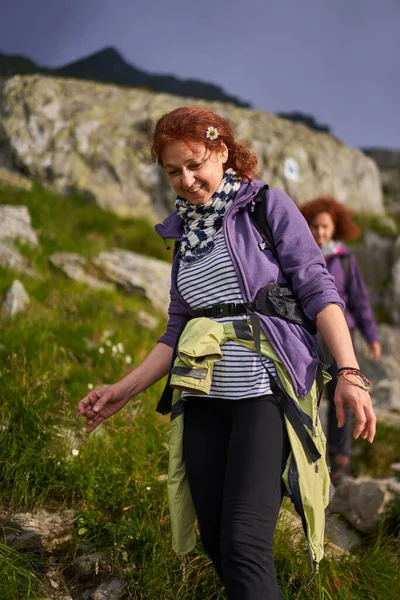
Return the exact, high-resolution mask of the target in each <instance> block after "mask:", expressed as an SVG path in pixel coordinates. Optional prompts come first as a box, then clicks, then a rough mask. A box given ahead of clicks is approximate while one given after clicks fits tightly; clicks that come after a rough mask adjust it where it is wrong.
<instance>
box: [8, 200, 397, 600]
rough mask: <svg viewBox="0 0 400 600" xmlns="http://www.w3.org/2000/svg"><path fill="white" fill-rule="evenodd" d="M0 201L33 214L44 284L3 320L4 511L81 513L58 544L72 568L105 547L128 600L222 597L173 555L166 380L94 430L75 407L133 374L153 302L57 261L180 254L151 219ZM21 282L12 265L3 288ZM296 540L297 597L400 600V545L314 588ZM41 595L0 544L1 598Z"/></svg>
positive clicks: (288, 540) (369, 552) (287, 579)
mask: <svg viewBox="0 0 400 600" xmlns="http://www.w3.org/2000/svg"><path fill="white" fill-rule="evenodd" d="M0 202H2V203H6V202H7V203H10V204H26V205H27V206H28V207H29V210H30V212H31V215H32V220H33V225H34V227H35V229H36V230H37V232H38V234H39V237H40V244H41V245H40V248H39V249H37V250H32V249H23V250H24V252H27V253H28V254H29V256H30V257H31V260H32V262H33V266H34V268H35V269H36V271H37V274H38V276H37V277H34V276H27V275H19V276H18V278H20V279H21V280H22V282H23V284H24V286H25V287H26V289H27V291H28V293H29V295H30V298H31V304H30V306H29V307H28V309H27V310H26V311H25V312H24V313H23V314H19V315H17V316H16V317H14V318H12V319H7V320H4V321H2V322H1V323H0V503H1V504H2V505H3V507H4V508H5V509H8V510H10V511H23V510H27V509H29V510H33V509H35V508H36V507H38V506H45V507H46V508H48V509H49V510H57V509H59V508H61V507H63V506H68V507H71V508H73V509H74V510H75V512H76V521H75V525H74V530H73V539H72V542H71V544H69V545H66V546H65V547H63V548H62V549H60V560H61V562H62V564H65V565H66V564H68V563H71V562H72V560H73V559H74V557H75V556H76V554H77V552H78V549H79V547H80V546H81V545H82V544H93V547H94V548H95V549H97V550H106V551H107V552H108V553H109V554H110V556H111V558H112V562H113V565H114V568H115V572H116V573H118V574H121V575H122V576H123V577H124V578H125V582H126V583H125V588H124V598H130V599H134V600H160V599H162V600H173V599H174V600H175V599H182V600H183V599H199V600H203V599H207V600H220V599H222V598H224V597H225V596H224V592H223V590H222V587H221V585H220V583H219V581H218V579H217V577H216V575H215V573H214V571H213V568H212V566H211V563H210V561H209V560H208V558H207V557H206V556H205V554H204V552H203V550H202V548H201V545H199V546H198V547H197V549H196V552H193V553H191V554H190V555H189V556H188V557H186V558H185V559H181V558H179V557H178V556H176V555H175V554H174V553H173V552H172V550H171V548H170V521H169V513H168V508H167V502H166V483H165V474H166V471H167V460H168V459H167V447H166V435H165V434H166V429H167V427H168V423H167V422H166V420H165V419H163V418H161V417H159V416H158V415H157V414H156V413H155V411H154V408H155V405H156V402H157V399H158V397H159V395H160V392H161V389H162V382H160V383H159V384H157V385H155V386H153V388H152V389H150V390H148V391H146V392H145V393H143V394H141V395H140V396H139V397H138V398H136V399H134V400H133V401H132V402H131V403H130V404H129V405H128V406H127V407H126V408H125V409H124V411H122V412H121V413H119V414H118V415H117V416H116V417H115V418H114V419H112V420H109V421H107V422H105V423H104V424H102V426H101V427H100V428H99V430H97V431H96V432H95V433H93V434H91V435H90V436H86V435H85V433H84V423H83V421H82V420H81V418H80V417H79V416H78V415H77V412H76V404H77V401H78V400H79V399H80V398H81V397H83V396H84V395H86V393H87V392H88V389H89V387H88V386H92V385H93V386H97V385H100V384H107V383H111V382H114V381H116V380H118V379H119V378H121V377H122V376H123V375H124V373H126V371H127V370H128V369H130V368H131V366H128V364H127V362H126V356H130V357H132V365H135V364H137V363H139V362H140V361H141V360H142V359H143V358H144V356H145V355H146V354H147V352H148V351H149V350H150V349H151V347H152V345H153V344H154V342H155V340H156V339H157V337H158V336H159V334H160V333H161V332H162V330H163V327H164V325H165V322H164V320H163V319H162V318H160V324H159V329H158V330H157V331H155V332H152V333H150V332H149V331H148V330H147V329H145V328H144V327H143V326H142V324H141V323H140V321H138V319H137V314H138V312H139V310H141V309H145V310H147V311H149V310H151V307H149V304H148V302H147V301H145V300H144V299H143V298H140V297H136V296H129V295H126V294H124V293H123V292H120V291H93V290H90V289H86V288H85V287H84V286H83V285H80V284H78V283H76V282H73V281H70V280H68V279H67V278H66V277H65V276H64V275H63V274H62V273H60V272H58V271H56V270H55V269H52V268H51V267H50V266H49V264H48V256H49V255H50V254H51V253H53V252H56V251H77V252H79V253H81V254H83V255H85V256H93V255H94V254H95V253H97V252H99V251H101V250H106V249H109V248H110V247H113V246H115V245H117V246H121V247H124V248H131V249H133V250H136V251H140V252H144V253H149V254H151V255H153V256H157V257H159V258H160V257H164V258H168V255H166V254H165V250H164V249H163V245H162V242H161V241H160V240H159V239H158V238H157V236H156V235H155V234H154V233H153V232H152V229H151V228H150V227H149V226H148V225H147V224H145V223H141V222H139V221H134V220H130V221H122V220H120V219H118V218H117V217H115V216H114V215H109V214H106V213H103V212H102V211H100V209H98V208H96V207H95V206H92V205H88V204H85V203H82V202H80V201H78V200H77V199H74V198H70V199H64V198H60V197H58V196H55V195H52V194H50V193H49V192H44V191H43V190H40V189H39V188H35V189H34V190H33V191H32V192H31V193H27V192H14V191H7V192H5V191H0ZM14 277H15V274H14V273H12V272H11V271H10V270H7V269H0V293H2V292H4V291H5V290H6V289H7V287H8V286H9V285H10V284H11V282H12V280H13V278H14ZM118 344H119V346H118ZM121 344H122V346H121ZM115 348H116V349H117V350H115ZM100 349H102V351H101V352H99V350H100ZM360 460H361V459H360ZM368 460H369V458H368ZM297 538H298V535H297V532H296V531H294V530H293V529H291V527H290V526H289V525H288V524H287V523H286V522H285V521H284V520H282V521H281V523H280V524H279V526H278V529H277V532H276V536H275V558H276V564H277V570H278V576H279V579H280V583H281V586H282V589H283V590H284V593H285V595H286V597H287V598H288V600H294V599H295V598H296V599H299V600H301V599H303V598H304V599H310V598H312V599H313V598H315V599H318V600H331V599H333V598H334V599H335V600H337V599H349V600H366V599H368V600H369V599H371V600H381V599H382V600H391V599H393V600H395V598H396V599H397V598H399V597H400V574H399V573H400V570H399V568H398V563H396V552H397V550H396V549H395V548H392V547H390V546H389V545H388V543H387V542H384V543H382V544H381V545H379V547H378V546H374V545H370V546H369V547H368V548H367V549H364V550H363V552H362V553H361V554H360V555H359V556H357V557H356V556H353V555H349V556H348V557H346V558H342V559H340V560H338V559H337V560H333V559H326V560H324V561H323V563H322V565H321V571H320V574H319V576H318V577H317V578H316V579H315V580H314V582H313V583H312V584H311V586H310V587H309V588H307V587H306V584H307V582H308V581H309V579H310V575H311V574H310V566H309V562H308V556H307V552H306V549H305V544H304V541H303V539H302V537H301V538H300V540H299V541H297V542H296V541H295V540H296V539H297ZM41 589H42V587H41V582H40V577H39V575H38V574H37V573H36V572H35V570H34V568H33V566H32V563H30V562H29V560H28V559H26V558H23V557H21V556H20V555H19V554H17V553H16V552H15V551H14V550H12V549H10V548H7V547H5V546H1V545H0V598H4V599H6V598H7V600H9V599H10V600H12V599H13V598H16V599H17V598H18V600H24V599H25V598H26V599H27V600H32V599H37V600H39V599H40V600H41V599H42V598H43V596H42V595H41V592H40V590H41Z"/></svg>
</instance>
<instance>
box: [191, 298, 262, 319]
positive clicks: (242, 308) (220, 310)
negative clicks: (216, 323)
mask: <svg viewBox="0 0 400 600" xmlns="http://www.w3.org/2000/svg"><path fill="white" fill-rule="evenodd" d="M247 309H250V310H256V305H255V302H247V303H246V304H235V303H234V302H228V303H227V304H214V305H213V306H209V307H208V308H198V309H196V310H195V311H194V314H195V316H196V317H208V318H209V319H210V318H213V319H217V318H223V317H234V316H235V315H245V314H246V313H247Z"/></svg>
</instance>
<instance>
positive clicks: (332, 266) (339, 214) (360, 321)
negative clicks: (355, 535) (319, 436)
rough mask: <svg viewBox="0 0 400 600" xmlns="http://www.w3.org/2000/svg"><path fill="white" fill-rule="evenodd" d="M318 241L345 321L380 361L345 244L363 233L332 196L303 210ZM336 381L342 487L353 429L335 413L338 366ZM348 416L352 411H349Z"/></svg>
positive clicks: (332, 440)
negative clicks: (341, 303)
mask: <svg viewBox="0 0 400 600" xmlns="http://www.w3.org/2000/svg"><path fill="white" fill-rule="evenodd" d="M300 212H301V213H302V215H303V217H304V218H305V219H306V221H307V223H308V225H309V227H310V229H311V233H312V234H313V236H314V239H315V241H316V242H317V244H318V246H319V247H320V248H321V251H322V254H323V257H324V258H325V261H326V267H327V269H328V271H329V272H330V273H331V275H333V277H334V278H335V283H336V287H337V289H338V292H339V294H340V297H341V298H342V299H343V301H344V302H345V304H346V308H345V313H344V314H345V318H346V322H347V325H348V327H349V329H350V331H353V329H354V328H355V327H356V326H357V327H358V328H359V329H360V331H361V333H362V334H363V336H364V338H365V340H366V341H367V343H368V346H369V350H370V353H371V358H372V360H373V361H374V362H377V361H378V360H379V358H380V356H381V344H380V342H379V336H378V330H377V326H376V323H375V319H374V315H373V313H372V309H371V305H370V302H369V299H368V293H367V290H366V287H365V283H364V280H363V277H362V275H361V272H360V269H359V267H358V265H357V261H356V258H355V256H354V254H353V253H352V252H350V250H349V248H348V247H347V246H346V245H345V244H344V243H343V242H346V241H349V240H352V239H355V238H357V237H358V236H359V235H360V230H359V228H358V226H357V225H356V223H354V221H353V220H352V218H351V212H350V210H348V209H347V208H346V207H345V206H344V205H343V204H341V203H340V202H337V201H336V200H335V199H334V198H332V197H330V196H319V197H318V198H315V199H314V200H310V201H309V202H307V203H306V204H303V205H302V206H301V207H300ZM329 373H330V375H331V376H332V380H331V381H330V382H329V384H328V386H327V388H328V399H329V409H328V431H327V438H328V452H329V460H330V463H331V478H332V482H333V484H334V485H338V484H340V482H341V481H342V480H343V478H344V477H345V476H346V475H347V474H348V473H349V471H350V453H351V429H350V420H349V419H347V420H346V423H345V424H344V425H343V426H342V427H340V428H339V427H338V424H337V420H336V411H335V403H334V397H335V390H336V382H337V377H336V375H337V364H336V363H333V365H332V366H331V368H330V369H329ZM346 410H347V413H348V408H347V409H346Z"/></svg>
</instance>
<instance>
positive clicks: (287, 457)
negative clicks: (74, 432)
mask: <svg viewBox="0 0 400 600" xmlns="http://www.w3.org/2000/svg"><path fill="white" fill-rule="evenodd" d="M152 155H153V157H154V159H155V160H156V161H157V162H158V164H159V165H160V168H161V169H163V171H164V172H165V173H166V176H167V177H168V179H169V181H170V184H171V186H172V188H173V189H174V190H175V192H176V210H175V211H174V212H173V213H172V214H171V215H170V216H169V217H167V219H166V220H165V221H164V223H162V224H159V225H157V226H156V230H157V232H158V233H159V234H160V236H161V237H162V238H164V239H169V240H174V241H175V254H174V261H173V265H172V275H171V301H170V306H169V321H168V324H167V329H166V331H165V333H164V335H163V336H162V337H161V338H160V339H159V340H158V343H157V344H156V346H155V348H154V349H153V350H152V351H151V352H150V354H149V355H148V356H147V358H145V360H144V361H143V362H142V363H141V364H140V365H138V366H136V367H135V368H134V369H133V371H131V373H129V374H128V375H127V376H126V377H125V378H124V379H122V380H121V381H119V382H117V383H115V384H113V385H111V386H108V387H107V388H103V389H95V390H93V391H91V392H90V393H89V394H88V395H87V396H86V397H85V398H83V400H81V402H80V403H79V411H80V413H81V414H82V415H83V416H84V417H85V418H86V421H87V424H88V428H87V431H88V432H90V431H93V430H94V429H95V428H96V427H97V426H98V425H99V424H100V423H101V422H102V421H104V419H106V418H108V417H110V416H111V415H113V414H115V413H116V412H117V411H118V410H120V409H121V408H123V406H125V405H126V404H127V402H128V401H129V400H130V399H131V398H132V397H133V396H135V395H136V394H139V393H140V392H142V391H143V390H144V389H146V388H147V387H149V386H150V385H152V384H153V383H154V382H156V381H158V380H159V379H161V378H162V377H164V375H166V374H167V373H169V374H170V378H169V382H168V385H167V387H166V389H165V392H164V394H163V396H162V398H161V400H160V403H159V407H158V410H159V411H160V412H162V413H163V414H167V413H168V412H171V410H172V412H171V430H170V438H169V446H170V463H169V473H168V494H169V503H170V510H171V529H172V539H173V548H174V549H175V550H176V551H177V552H180V553H182V554H186V553H187V552H189V551H190V550H192V549H193V547H194V546H195V543H196V535H195V529H194V520H195V516H196V515H197V519H198V524H199V529H200V535H201V540H202V542H203V545H204V548H205V549H206V551H207V553H208V554H209V556H210V558H211V560H212V562H213V564H214V566H215V569H216V571H217V573H218V574H219V576H220V578H221V580H222V582H223V584H224V586H225V588H226V591H227V597H228V598H229V600H262V599H265V598H269V599H270V600H278V599H280V600H281V599H282V598H284V596H283V593H282V591H281V590H280V589H279V587H278V583H277V579H276V573H275V566H274V562H273V556H272V541H273V535H274V530H275V525H276V521H277V518H278V513H279V508H280V505H281V501H282V497H283V494H284V491H285V490H286V491H287V493H288V494H289V495H290V497H291V498H292V501H293V503H294V504H295V506H296V509H297V510H298V511H299V513H300V514H301V516H302V519H303V524H304V528H305V532H306V535H307V540H308V543H309V548H310V556H311V557H312V561H314V564H315V566H316V567H317V566H318V562H319V561H320V559H321V558H322V556H323V541H324V509H325V507H326V505H327V503H328V501H329V487H330V482H329V474H328V469H327V466H326V462H325V458H324V456H325V438H324V434H323V432H322V429H321V426H320V423H319V420H318V416H317V411H316V383H315V381H316V370H317V366H318V353H317V349H316V340H315V336H314V335H313V333H312V332H313V331H314V330H315V329H316V326H317V327H318V329H319V330H320V332H321V334H322V335H323V337H324V338H325V340H326V341H327V343H328V345H329V347H330V348H331V350H332V353H333V354H334V356H335V359H336V361H337V363H338V365H339V366H340V367H341V368H342V372H343V373H347V375H346V378H344V377H341V378H340V380H339V382H338V386H337V391H336V404H337V416H338V418H339V419H340V420H341V421H343V422H344V420H345V412H344V407H345V406H346V405H348V404H349V405H350V406H351V407H352V408H353V410H354V413H355V416H356V427H355V436H356V437H358V436H359V435H361V436H362V437H363V438H364V439H368V441H369V442H372V440H373V438H374V434H375V421H376V419H375V415H374V413H373V410H372V405H371V399H370V397H369V394H368V392H367V386H366V380H365V377H364V376H363V374H362V373H361V371H360V370H359V368H358V364H357V361H356V357H355V355H354V351H353V347H352V343H351V338H350V334H349V330H348V328H347V325H346V321H345V319H344V317H343V306H344V304H343V301H342V300H341V298H340V297H339V295H338V293H337V290H336V287H335V285H334V281H333V278H332V277H331V275H329V273H328V272H327V270H326V268H325V264H324V261H323V259H322V256H321V253H320V252H319V250H318V248H317V247H316V245H315V242H314V240H313V238H312V235H311V233H310V230H309V228H308V227H307V224H306V223H305V221H304V219H303V218H302V217H301V215H300V213H299V210H298V209H297V207H296V205H295V204H294V202H292V200H291V199H290V198H289V197H288V196H287V195H286V194H285V193H284V192H283V191H282V190H278V189H268V186H267V185H266V184H265V182H264V181H257V180H256V179H255V178H254V176H255V169H256V167H257V158H256V156H255V155H254V154H252V153H251V152H250V151H249V150H248V149H247V148H246V147H245V146H244V145H243V144H241V143H239V142H238V141H236V140H235V137H234V134H233V130H232V128H231V126H230V125H229V123H228V122H227V121H226V120H225V119H223V118H222V117H220V116H219V115H217V114H215V113H213V112H211V111H210V110H207V109H206V108H203V107H200V106H189V107H181V108H177V109H176V110H173V111H172V112H170V113H168V114H166V115H164V116H163V117H161V118H160V119H159V121H158V122H157V124H156V127H155V131H154V137H153V146H152ZM261 197H262V198H263V199H264V200H265V204H264V205H261V206H264V210H266V207H268V208H267V213H268V214H267V217H268V223H269V225H270V229H271V234H272V236H273V238H274V246H276V254H275V253H273V252H271V250H270V248H267V247H266V246H265V244H264V243H263V240H262V238H261V236H260V233H259V232H258V230H257V229H256V227H255V226H254V225H253V219H252V214H253V213H254V210H255V206H256V201H257V202H258V199H259V198H261ZM257 206H260V205H259V204H257ZM259 292H261V296H262V298H264V300H265V299H266V298H269V299H270V301H269V302H268V303H267V302H261V304H259V302H258V301H259V300H260V301H261V300H262V298H261V296H260V293H259ZM288 304H290V305H291V306H292V307H293V306H295V307H296V310H294V311H293V314H291V315H290V316H288V315H286V318H285V315H283V314H282V311H285V310H286V307H287V305H288ZM294 313H296V314H294ZM174 349H175V352H174ZM348 373H350V375H349V374H348ZM172 388H173V390H174V391H173V396H172V398H171V395H172Z"/></svg>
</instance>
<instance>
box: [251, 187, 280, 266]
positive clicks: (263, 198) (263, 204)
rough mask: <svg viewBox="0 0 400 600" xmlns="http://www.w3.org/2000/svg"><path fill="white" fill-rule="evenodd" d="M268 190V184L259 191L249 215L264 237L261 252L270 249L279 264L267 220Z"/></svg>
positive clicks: (260, 244)
mask: <svg viewBox="0 0 400 600" xmlns="http://www.w3.org/2000/svg"><path fill="white" fill-rule="evenodd" d="M268 190H269V185H268V184H266V185H265V186H264V187H262V188H261V189H260V190H259V192H258V194H257V196H256V197H255V198H254V200H253V203H252V204H250V206H249V214H250V219H251V222H252V223H253V225H254V227H255V228H256V229H257V231H258V233H259V234H260V235H261V237H262V242H260V243H259V244H258V245H259V247H260V250H265V249H266V248H268V249H269V250H270V251H271V252H272V254H273V255H274V258H275V259H276V260H277V261H278V262H279V259H278V253H277V251H276V247H275V242H274V236H273V235H272V230H271V227H270V225H269V223H268V220H267V209H268V194H267V191H268Z"/></svg>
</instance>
